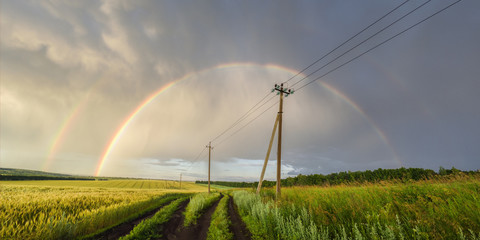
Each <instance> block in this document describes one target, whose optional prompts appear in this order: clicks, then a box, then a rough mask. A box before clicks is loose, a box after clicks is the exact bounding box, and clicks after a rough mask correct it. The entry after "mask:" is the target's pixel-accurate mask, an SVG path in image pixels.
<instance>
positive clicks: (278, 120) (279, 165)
mask: <svg viewBox="0 0 480 240" xmlns="http://www.w3.org/2000/svg"><path fill="white" fill-rule="evenodd" d="M274 91H277V94H278V95H280V105H279V110H278V114H277V118H276V119H275V124H274V126H273V131H272V137H271V138H270V144H269V146H268V150H267V156H266V157H265V162H264V163H263V169H262V174H261V175H260V181H259V182H258V187H257V194H258V193H259V192H260V189H261V188H262V182H263V177H264V175H265V169H266V168H267V164H268V158H269V156H270V150H271V149H272V143H273V138H274V137H275V130H276V128H277V125H278V148H277V191H276V200H277V201H278V200H280V197H281V176H282V175H281V173H282V114H283V96H284V94H285V97H288V95H290V94H293V93H294V90H292V89H288V88H283V83H282V84H280V85H278V84H275V88H274V89H272V92H274Z"/></svg>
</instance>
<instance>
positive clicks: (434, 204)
mask: <svg viewBox="0 0 480 240" xmlns="http://www.w3.org/2000/svg"><path fill="white" fill-rule="evenodd" d="M233 194H234V195H233V196H234V200H235V202H236V204H237V206H238V208H239V213H240V215H241V216H242V218H243V220H244V221H245V223H246V225H247V227H248V228H249V229H250V231H251V232H252V234H253V236H254V238H256V239H479V237H480V214H478V213H479V212H480V201H478V199H480V179H479V178H472V177H469V176H465V175H464V174H463V175H462V174H460V175H457V177H456V178H454V179H452V178H449V179H445V180H443V181H423V182H416V183H403V184H402V183H385V184H365V185H363V186H336V187H322V188H318V187H293V188H284V189H283V190H282V199H281V201H280V202H279V204H277V205H276V204H275V203H274V202H273V197H274V195H275V190H274V189H268V190H267V191H264V193H263V194H262V197H260V196H256V195H254V194H253V193H248V192H245V191H243V192H234V193H233Z"/></svg>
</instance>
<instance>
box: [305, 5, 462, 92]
mask: <svg viewBox="0 0 480 240" xmlns="http://www.w3.org/2000/svg"><path fill="white" fill-rule="evenodd" d="M460 1H462V0H457V1H456V2H454V3H452V4H450V5H448V6H446V7H444V8H442V9H440V10H439V11H437V12H435V13H433V14H432V15H430V16H428V17H426V18H424V19H423V20H421V21H419V22H417V23H415V24H413V25H411V26H410V27H408V28H406V29H405V30H403V31H401V32H399V33H397V34H395V35H393V36H392V37H390V38H388V39H387V40H385V41H383V42H381V43H379V44H377V45H375V46H374V47H372V48H370V49H368V50H367V51H365V52H363V53H361V54H359V55H358V56H356V57H354V58H352V59H350V60H349V61H347V62H345V63H343V64H341V65H340V66H338V67H336V68H334V69H332V70H330V71H328V72H327V73H325V74H323V75H321V76H319V77H317V78H315V79H313V80H312V81H310V82H308V83H307V84H305V85H303V86H301V87H299V88H298V89H297V91H298V90H300V89H302V88H304V87H306V86H307V85H309V84H311V83H313V82H315V81H317V80H319V79H320V78H322V77H325V76H326V75H328V74H330V73H332V72H333V71H336V70H337V69H339V68H341V67H343V66H345V65H347V64H349V63H351V62H353V61H354V60H356V59H358V58H359V57H361V56H363V55H365V54H367V53H368V52H370V51H372V50H373V49H375V48H377V47H380V46H381V45H383V44H385V43H387V42H389V41H390V40H392V39H394V38H396V37H398V36H400V35H401V34H403V33H405V32H406V31H408V30H410V29H412V28H414V27H416V26H418V25H420V24H421V23H423V22H425V21H427V20H428V19H430V18H432V17H433V16H435V15H437V14H439V13H441V12H443V11H445V10H447V9H448V8H450V7H452V6H453V5H455V4H457V3H459V2H460ZM297 83H298V82H297Z"/></svg>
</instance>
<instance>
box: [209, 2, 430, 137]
mask: <svg viewBox="0 0 480 240" xmlns="http://www.w3.org/2000/svg"><path fill="white" fill-rule="evenodd" d="M408 1H409V0H406V1H404V2H403V3H401V4H400V5H398V6H397V7H395V8H394V9H392V10H390V11H389V12H388V13H386V14H384V15H383V16H382V17H380V18H379V19H377V20H376V21H374V22H373V23H371V24H370V25H368V26H367V27H365V28H364V29H362V30H361V31H359V32H358V33H356V34H355V35H353V36H352V37H350V38H349V39H347V40H346V41H344V42H343V43H341V44H340V45H338V46H337V47H336V48H334V49H333V50H331V51H330V52H328V53H327V54H325V55H323V56H322V57H321V58H320V59H318V60H316V61H315V62H313V63H312V64H310V65H309V66H307V67H306V68H304V69H303V70H301V71H300V72H298V73H296V74H295V75H294V76H292V77H290V78H289V79H288V80H287V81H285V82H283V83H287V82H289V81H290V80H292V79H294V78H295V77H296V76H298V75H300V74H301V73H303V72H304V71H306V70H307V69H308V68H310V67H312V66H313V65H315V64H316V63H318V62H319V61H321V60H323V59H324V58H325V57H327V56H328V55H330V54H331V53H333V52H334V51H336V50H337V49H339V48H340V47H342V46H343V45H345V44H346V43H348V42H349V41H351V40H352V39H354V38H355V37H357V36H358V35H360V34H361V33H363V32H365V31H366V30H367V29H369V28H370V27H372V26H373V25H375V24H376V23H378V22H379V21H381V20H382V19H384V18H385V17H387V16H388V15H390V14H391V13H393V12H394V11H396V10H397V9H399V8H400V7H402V6H403V5H405V4H406V3H407V2H408ZM429 1H431V0H428V1H427V2H429ZM409 14H410V13H409ZM407 15H408V14H407ZM399 20H400V19H399ZM399 20H397V21H399ZM391 25H393V24H391ZM391 25H389V26H387V27H386V28H388V27H390V26H391ZM386 28H384V29H382V30H381V31H383V30H385V29H386ZM381 31H379V32H377V33H376V34H378V33H380V32H381ZM376 34H375V35H376ZM375 35H373V36H375ZM373 36H372V37H373ZM372 37H370V38H372ZM370 38H368V39H367V40H369V39H370ZM367 40H365V41H367ZM365 41H364V42H365ZM362 43H363V42H362ZM357 46H358V45H357ZM349 51H350V50H349ZM344 54H346V53H344ZM344 54H343V55H344ZM343 55H342V56H343ZM323 67H324V66H323ZM323 67H322V68H323ZM317 71H319V69H318V70H316V71H315V72H313V73H311V74H309V75H308V76H307V77H309V76H311V75H312V74H314V73H316V72H317ZM307 77H304V78H302V79H301V80H300V81H302V80H304V79H306V78H307ZM300 81H299V82H300ZM297 83H298V82H296V83H295V84H297ZM295 84H294V85H295ZM269 94H270V93H268V94H267V95H265V96H264V97H263V98H262V99H261V100H260V101H259V102H257V103H256V104H255V105H254V106H253V107H252V108H250V109H249V110H248V111H247V112H246V113H245V114H244V115H242V116H241V117H240V118H239V119H238V120H237V121H235V122H234V123H233V124H232V125H231V126H230V127H228V128H227V129H225V130H224V131H223V132H222V133H220V134H219V135H217V136H216V137H215V138H213V139H212V140H211V142H214V141H215V140H217V139H218V138H220V137H221V136H223V135H224V134H225V133H227V132H228V131H229V130H231V129H232V128H234V127H235V126H237V125H238V124H239V123H241V122H242V121H243V120H245V119H246V118H247V117H248V116H250V115H251V114H253V113H254V112H255V111H257V110H258V109H260V108H261V107H262V106H263V105H265V104H266V103H268V102H269V101H270V100H272V99H273V97H272V98H270V99H269V100H268V101H267V102H264V103H263V104H262V105H260V106H259V107H257V108H256V109H255V107H256V106H257V105H259V104H260V103H261V102H262V101H263V100H265V99H266V98H267V97H268V95H269ZM254 109H255V110H254ZM252 110H253V111H252ZM262 114H263V113H262ZM260 115H261V114H260ZM260 115H259V116H257V117H256V118H255V119H257V118H258V117H260ZM255 119H254V120H255ZM252 121H253V120H252ZM252 121H250V122H249V123H248V124H246V125H245V126H247V125H249V124H250V123H251V122H252ZM245 126H243V127H242V128H240V129H239V130H241V129H243V128H244V127H245ZM239 130H237V131H236V132H235V133H237V132H239ZM235 133H234V134H235ZM234 134H232V135H234ZM232 135H231V136H232ZM228 138H230V137H228ZM222 142H223V141H222ZM222 142H221V143H222ZM219 144H220V143H219ZM219 144H217V146H218V145H219Z"/></svg>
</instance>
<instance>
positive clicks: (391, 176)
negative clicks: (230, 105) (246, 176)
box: [195, 167, 480, 188]
mask: <svg viewBox="0 0 480 240" xmlns="http://www.w3.org/2000/svg"><path fill="white" fill-rule="evenodd" d="M458 173H463V174H467V175H470V176H475V175H477V176H478V175H480V172H479V171H460V170H458V169H456V168H454V167H452V169H445V168H443V167H440V169H439V173H436V172H435V171H433V170H430V169H423V168H399V169H381V168H379V169H377V170H373V171H370V170H367V171H356V172H350V171H348V172H339V173H331V174H328V175H322V174H312V175H302V174H300V175H298V176H296V177H288V178H286V179H282V180H281V182H282V186H283V187H293V186H333V185H340V184H363V183H377V182H381V181H398V182H409V181H419V180H426V179H436V178H439V177H443V176H446V175H455V174H458ZM195 183H197V184H205V183H207V182H206V181H196V182H195ZM210 183H211V184H215V185H221V186H228V187H236V188H256V187H257V186H258V182H253V183H251V182H224V181H213V182H210ZM275 185H276V182H275V181H263V183H262V186H263V187H273V186H275Z"/></svg>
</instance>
